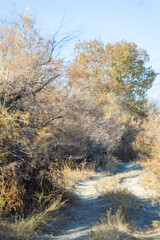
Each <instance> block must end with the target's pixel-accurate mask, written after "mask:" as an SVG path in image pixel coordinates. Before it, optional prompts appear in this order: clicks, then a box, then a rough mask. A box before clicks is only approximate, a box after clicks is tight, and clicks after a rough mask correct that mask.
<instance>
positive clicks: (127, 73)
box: [69, 40, 157, 114]
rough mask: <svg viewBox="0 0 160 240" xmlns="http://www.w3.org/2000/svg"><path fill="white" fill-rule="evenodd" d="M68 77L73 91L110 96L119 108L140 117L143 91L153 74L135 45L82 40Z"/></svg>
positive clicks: (144, 91) (154, 74)
mask: <svg viewBox="0 0 160 240" xmlns="http://www.w3.org/2000/svg"><path fill="white" fill-rule="evenodd" d="M75 51H76V56H75V59H74V62H73V63H72V64H71V66H70V68H69V77H70V78H71V79H72V80H71V81H72V83H73V85H74V88H76V86H78V87H80V86H83V87H84V88H85V89H88V91H89V92H90V94H96V95H101V94H102V93H105V94H107V93H110V92H112V93H114V94H115V95H116V96H117V97H118V101H119V102H120V103H121V105H122V106H123V107H124V108H125V109H127V110H129V111H130V112H132V113H135V112H136V113H138V114H142V113H143V111H142V107H143V106H144V104H145V103H146V93H147V90H148V89H149V88H150V87H151V86H152V83H153V81H154V80H155V77H156V75H157V74H156V73H155V72H154V71H153V69H152V68H151V67H146V63H147V62H148V61H149V56H148V54H147V52H146V51H145V50H143V49H140V48H138V47H137V45H136V44H135V43H131V42H125V41H121V42H118V43H116V44H107V45H104V44H103V43H102V42H101V41H98V40H93V41H89V42H86V41H83V42H79V43H78V44H77V45H76V47H75Z"/></svg>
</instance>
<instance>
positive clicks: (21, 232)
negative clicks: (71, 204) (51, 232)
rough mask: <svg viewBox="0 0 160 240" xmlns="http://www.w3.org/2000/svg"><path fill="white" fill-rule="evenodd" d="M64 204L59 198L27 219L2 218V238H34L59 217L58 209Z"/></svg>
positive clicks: (0, 233) (0, 229) (0, 228)
mask: <svg viewBox="0 0 160 240" xmlns="http://www.w3.org/2000/svg"><path fill="white" fill-rule="evenodd" d="M63 204H64V203H62V202H61V198H59V199H57V200H55V201H53V200H52V201H51V202H50V205H49V206H48V208H46V209H45V210H43V209H39V213H34V214H32V215H30V216H29V217H28V218H26V219H24V218H16V217H15V218H14V221H12V222H9V221H5V220H2V219H1V222H0V239H4V240H15V239H16V240H20V239H21V240H22V239H33V237H34V236H35V235H36V233H38V232H39V231H41V230H43V229H44V228H45V229H46V228H47V227H49V221H54V220H55V219H56V218H57V211H58V209H59V208H60V207H62V206H63ZM52 228H53V226H52Z"/></svg>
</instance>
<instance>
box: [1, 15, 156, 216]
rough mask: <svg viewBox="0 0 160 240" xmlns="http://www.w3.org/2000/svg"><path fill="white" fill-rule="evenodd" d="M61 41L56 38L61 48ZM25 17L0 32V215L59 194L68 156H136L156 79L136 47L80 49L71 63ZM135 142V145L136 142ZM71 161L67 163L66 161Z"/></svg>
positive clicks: (75, 159)
mask: <svg viewBox="0 0 160 240" xmlns="http://www.w3.org/2000/svg"><path fill="white" fill-rule="evenodd" d="M62 42H63V39H62V40H61V43H62ZM56 47H59V44H58V43H57V42H56V38H55V37H54V38H53V39H51V40H47V39H46V38H44V37H43V36H41V35H40V34H39V32H38V31H37V30H36V28H35V23H34V21H33V20H32V18H30V17H29V16H28V13H27V12H26V13H25V15H24V16H21V17H19V18H18V19H17V20H16V21H14V22H11V23H6V22H4V23H3V24H2V26H1V31H0V212H1V214H2V215H4V216H7V214H8V213H9V212H12V213H15V212H18V213H23V212H26V209H29V210H32V209H33V208H34V207H35V205H36V204H35V198H34V196H35V193H37V192H38V193H43V195H44V196H48V195H50V194H52V197H53V198H56V197H57V195H59V194H62V193H64V189H63V184H60V183H59V179H61V180H62V179H63V176H62V175H61V172H60V168H61V165H62V161H65V160H67V159H68V158H70V159H72V161H73V162H74V163H77V162H81V161H83V160H84V159H86V160H87V161H88V162H90V161H92V162H93V161H94V162H97V164H98V163H99V164H102V165H103V160H104V158H106V159H107V157H109V156H116V157H118V158H121V159H122V160H127V161H128V160H132V159H134V158H136V156H137V153H138V151H139V149H140V147H139V145H138V144H137V143H136V141H135V140H136V137H137V134H139V132H140V130H141V127H140V126H141V123H142V121H141V120H140V117H141V116H143V117H144V116H145V115H146V114H147V104H146V102H147V101H146V92H147V90H148V88H150V87H151V85H152V82H153V81H154V79H155V77H156V74H155V72H154V71H153V70H152V69H151V68H150V67H146V66H145V63H146V62H147V61H148V55H147V53H146V52H145V51H144V50H142V49H138V47H137V46H136V44H135V43H127V42H120V43H116V44H107V45H106V46H105V45H104V44H103V43H102V42H100V41H97V40H95V41H91V42H88V43H87V42H84V43H80V44H78V45H77V46H76V50H77V55H76V57H75V59H74V60H73V62H72V63H71V64H65V63H64V62H63V60H62V59H60V58H59V57H58V56H57V55H56V54H54V52H55V51H56ZM133 143H134V144H133ZM71 157H72V158H71Z"/></svg>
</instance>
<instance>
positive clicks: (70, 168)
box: [62, 160, 95, 190]
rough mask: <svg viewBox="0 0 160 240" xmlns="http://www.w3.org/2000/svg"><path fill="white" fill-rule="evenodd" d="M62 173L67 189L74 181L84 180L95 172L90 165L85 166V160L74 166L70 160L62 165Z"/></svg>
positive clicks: (69, 188)
mask: <svg viewBox="0 0 160 240" xmlns="http://www.w3.org/2000/svg"><path fill="white" fill-rule="evenodd" d="M62 173H63V178H64V188H65V189H68V190H71V188H72V186H73V185H74V183H76V182H78V181H80V180H86V179H88V178H89V177H91V176H93V175H94V174H95V172H94V170H93V169H92V168H91V167H90V168H89V167H86V161H85V160H84V161H83V162H82V163H81V164H80V166H75V165H74V164H72V162H71V161H70V160H69V161H68V162H64V164H63V166H62Z"/></svg>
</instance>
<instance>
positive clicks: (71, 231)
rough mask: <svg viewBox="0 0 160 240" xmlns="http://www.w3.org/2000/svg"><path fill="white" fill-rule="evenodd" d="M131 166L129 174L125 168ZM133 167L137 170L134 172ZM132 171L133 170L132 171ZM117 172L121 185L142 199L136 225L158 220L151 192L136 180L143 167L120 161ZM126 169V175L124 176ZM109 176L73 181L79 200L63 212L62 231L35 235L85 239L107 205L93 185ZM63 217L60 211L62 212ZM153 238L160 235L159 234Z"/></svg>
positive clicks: (145, 224) (139, 176) (51, 238)
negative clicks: (100, 199)
mask: <svg viewBox="0 0 160 240" xmlns="http://www.w3.org/2000/svg"><path fill="white" fill-rule="evenodd" d="M131 170H132V176H130V175H129V174H128V173H127V172H129V171H131ZM137 170H140V171H139V172H138V173H137ZM133 171H135V174H134V172H133ZM118 172H119V174H121V173H123V174H122V175H123V176H122V177H121V178H120V186H121V188H122V189H123V188H127V189H128V190H129V191H130V192H132V193H133V194H135V195H136V196H137V197H138V198H139V199H140V201H142V205H143V210H142V212H141V217H140V219H139V221H138V225H139V227H141V228H144V227H145V226H147V227H148V226H151V223H152V220H160V217H159V216H158V210H159V209H158V207H157V206H152V205H151V200H150V198H151V196H152V192H151V191H148V190H146V189H145V188H144V187H143V186H142V185H141V183H140V180H141V176H142V175H143V174H144V171H143V169H141V168H140V166H139V165H138V164H135V163H134V164H126V163H123V164H122V165H121V166H120V168H119V171H118ZM125 172H126V176H125ZM109 178H110V177H109V176H104V175H103V176H95V177H93V178H92V179H91V180H87V181H81V182H78V183H76V184H75V185H74V189H75V193H76V194H77V195H78V197H79V199H80V204H78V205H76V206H73V207H72V208H71V209H70V211H69V214H68V216H67V217H66V216H64V219H65V220H64V222H63V226H62V229H63V230H62V231H61V232H60V233H59V234H57V236H55V235H54V236H53V235H52V234H48V235H47V234H46V235H45V236H44V235H43V237H40V238H38V239H43V240H47V239H50V240H73V239H77V240H80V239H85V236H87V235H88V233H89V232H90V229H91V227H92V226H93V225H95V223H96V222H97V221H98V220H99V218H100V217H101V216H102V215H103V213H104V212H106V211H107V209H104V207H103V206H102V205H103V201H99V199H98V196H99V193H98V192H97V190H96V188H95V185H96V183H97V182H98V181H100V180H107V181H108V180H109ZM62 218H63V213H62ZM155 239H160V235H158V237H157V236H156V238H155Z"/></svg>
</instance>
